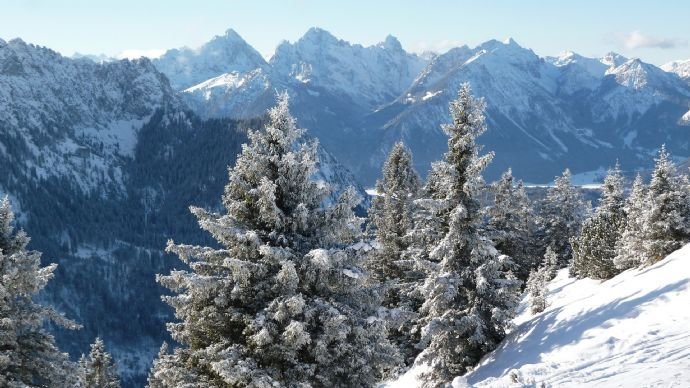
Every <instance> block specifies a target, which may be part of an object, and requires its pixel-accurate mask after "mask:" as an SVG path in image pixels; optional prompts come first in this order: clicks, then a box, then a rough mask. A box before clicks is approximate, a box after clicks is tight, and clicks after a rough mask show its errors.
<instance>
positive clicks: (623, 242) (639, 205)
mask: <svg viewBox="0 0 690 388" xmlns="http://www.w3.org/2000/svg"><path fill="white" fill-rule="evenodd" d="M647 199H648V193H647V187H646V186H645V184H644V182H643V181H642V176H641V175H640V174H637V177H635V181H634V182H633V185H632V189H631V191H630V196H629V197H628V199H627V200H626V201H625V208H624V210H625V214H626V221H625V227H624V228H623V231H622V232H621V238H620V240H619V241H618V244H616V256H615V257H614V259H613V263H614V265H615V266H616V268H617V269H618V270H619V271H624V270H626V269H629V268H634V267H637V266H639V265H640V264H641V263H642V257H643V255H644V248H645V240H644V239H645V236H644V223H645V218H646V211H647V206H648V204H647V202H648V201H647Z"/></svg>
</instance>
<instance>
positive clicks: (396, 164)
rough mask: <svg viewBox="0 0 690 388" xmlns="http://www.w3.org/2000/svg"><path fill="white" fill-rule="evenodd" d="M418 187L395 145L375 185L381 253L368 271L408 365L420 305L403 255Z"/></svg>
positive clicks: (373, 212)
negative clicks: (413, 329)
mask: <svg viewBox="0 0 690 388" xmlns="http://www.w3.org/2000/svg"><path fill="white" fill-rule="evenodd" d="M419 186H420V181H419V176H418V175H417V172H416V171H415V170H414V168H413V167H412V155H411V153H410V151H409V150H408V149H407V148H406V147H405V146H404V145H403V144H402V143H396V144H395V145H394V146H393V149H392V150H391V152H390V154H389V156H388V159H387V160H386V163H385V164H384V166H383V177H382V179H380V180H379V181H377V182H376V191H377V193H378V194H377V196H376V197H375V198H374V200H373V201H372V207H371V208H370V209H369V219H370V222H371V225H370V226H372V227H373V229H374V232H375V234H376V241H377V242H378V249H374V250H372V251H370V252H369V257H368V261H367V269H368V270H369V272H370V273H371V277H372V279H373V281H374V282H376V283H379V284H380V287H381V288H382V291H383V300H382V306H383V307H385V308H387V309H388V313H387V314H386V317H387V322H388V325H389V327H390V329H389V333H390V334H389V335H390V339H391V341H392V342H393V343H395V345H396V346H397V348H398V349H399V350H400V352H401V353H402V355H403V357H404V359H405V361H406V364H411V362H412V361H414V358H415V357H416V355H417V353H418V352H417V351H416V349H415V348H414V344H415V343H416V341H415V340H414V339H415V338H416V337H414V335H413V334H412V333H411V332H410V331H411V330H412V327H413V324H412V322H413V318H414V316H415V313H416V310H417V309H418V302H417V301H416V299H415V298H414V297H412V296H411V295H410V293H411V291H412V289H413V288H414V285H415V280H416V277H415V276H414V275H412V276H411V274H410V272H411V268H410V267H409V266H405V265H404V258H403V253H404V252H405V251H406V250H407V248H408V247H409V242H410V235H409V231H410V230H411V228H412V209H413V202H414V200H415V199H416V196H417V192H418V191H419V188H420V187H419Z"/></svg>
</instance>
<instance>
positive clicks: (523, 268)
mask: <svg viewBox="0 0 690 388" xmlns="http://www.w3.org/2000/svg"><path fill="white" fill-rule="evenodd" d="M492 191H493V193H494V204H493V206H491V207H489V208H488V210H487V215H488V220H487V225H486V230H487V233H488V237H489V238H490V239H491V240H492V241H493V242H494V244H495V245H496V249H498V251H499V252H501V253H503V254H505V255H508V256H510V257H511V258H512V259H513V261H514V262H515V264H516V266H517V269H516V271H515V272H516V275H517V277H518V278H519V279H520V280H523V281H526V280H527V277H528V276H529V273H530V271H531V270H532V269H534V268H536V267H537V266H538V264H539V263H538V262H534V260H533V259H532V255H531V254H530V249H529V244H530V235H531V228H532V227H531V222H532V220H533V219H534V215H533V212H532V207H531V204H530V201H529V198H527V193H526V192H525V188H524V186H523V184H522V181H518V182H517V183H516V182H515V181H514V179H513V174H512V171H511V170H508V171H506V172H505V173H504V174H503V175H502V176H501V179H500V180H499V181H498V182H496V183H494V184H493V185H492Z"/></svg>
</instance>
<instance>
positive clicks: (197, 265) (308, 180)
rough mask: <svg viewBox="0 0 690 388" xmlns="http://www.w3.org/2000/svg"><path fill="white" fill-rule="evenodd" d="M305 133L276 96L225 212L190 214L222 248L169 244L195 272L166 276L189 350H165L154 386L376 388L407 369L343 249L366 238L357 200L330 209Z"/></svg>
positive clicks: (241, 164) (229, 190)
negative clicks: (394, 370) (391, 371)
mask: <svg viewBox="0 0 690 388" xmlns="http://www.w3.org/2000/svg"><path fill="white" fill-rule="evenodd" d="M302 132H303V131H302V130H300V129H297V127H296V123H295V119H294V118H293V117H292V116H291V115H290V113H289V110H288V100H287V95H286V94H283V95H281V96H279V100H278V105H277V106H276V107H274V108H272V109H271V110H270V111H269V120H268V123H267V125H266V126H265V128H264V129H263V130H260V131H252V132H250V133H249V144H246V145H244V147H243V150H242V153H241V154H240V155H239V157H238V159H237V162H236V165H235V166H234V167H233V168H231V169H230V181H229V183H228V184H227V186H226V187H225V193H224V195H223V206H224V208H225V214H222V215H221V214H214V213H209V212H207V211H204V210H201V209H198V208H193V209H192V212H193V213H194V214H195V215H196V216H197V218H198V219H199V224H200V226H201V227H202V228H203V229H205V230H207V231H209V232H210V233H211V234H212V235H213V237H214V238H215V239H216V240H217V242H218V245H219V246H220V248H213V247H201V246H189V245H178V244H174V243H172V242H170V243H169V244H168V251H170V252H174V253H176V254H177V255H179V257H180V258H181V259H182V260H183V261H184V262H186V263H188V264H189V266H190V270H178V271H172V273H171V274H170V275H167V276H159V281H160V282H161V283H162V284H163V285H164V286H166V287H168V288H170V289H171V290H173V291H174V292H175V293H176V295H173V296H169V297H164V299H165V300H166V301H167V302H168V303H169V304H170V305H171V306H172V307H173V308H174V309H175V313H176V316H177V318H178V319H179V320H180V321H179V322H176V323H171V324H169V330H170V332H171V334H172V336H173V338H174V339H175V340H176V341H177V342H179V343H180V344H181V345H182V346H181V347H179V348H177V349H175V351H174V353H172V354H167V353H166V352H163V351H162V352H161V358H159V360H157V361H156V364H155V366H154V368H153V370H152V374H151V376H150V378H149V381H150V382H151V386H156V387H180V386H183V387H184V386H190V387H191V386H193V387H240V386H250V387H307V386H371V385H373V384H374V383H375V382H377V381H379V380H380V379H381V378H382V376H383V373H384V372H385V371H386V370H387V369H388V368H391V367H392V366H393V365H394V364H396V363H397V362H398V361H399V357H398V355H397V352H396V350H395V348H394V347H393V346H392V345H391V344H390V343H389V342H388V340H387V339H386V331H385V327H384V324H383V323H382V322H381V321H379V320H377V319H374V318H371V317H372V316H373V315H374V314H375V310H376V307H377V306H376V304H375V303H374V302H375V301H376V298H374V297H373V296H372V294H371V293H370V292H369V291H368V290H367V289H365V288H364V287H363V284H364V282H365V280H366V279H365V278H366V276H365V274H364V273H363V272H362V271H361V269H360V267H359V266H358V263H357V262H356V259H355V258H356V256H355V255H353V254H350V252H349V251H348V250H346V249H343V248H344V247H345V246H346V245H347V244H349V242H350V241H351V240H353V238H354V237H355V236H357V235H359V234H360V233H361V231H360V224H361V220H359V219H358V218H356V217H355V216H354V214H353V210H352V209H353V207H354V206H355V205H356V203H357V201H358V199H357V195H356V194H355V192H354V190H348V191H346V192H345V193H344V194H342V195H341V197H340V198H339V200H338V201H337V202H336V203H335V204H334V205H332V206H330V207H326V208H325V207H323V206H322V204H323V203H324V199H325V198H326V196H327V195H328V191H327V190H326V189H325V188H324V186H325V185H324V184H323V183H322V182H315V181H313V180H312V175H313V173H314V168H315V162H316V160H315V159H316V148H315V144H304V143H300V141H299V140H300V136H301V134H302Z"/></svg>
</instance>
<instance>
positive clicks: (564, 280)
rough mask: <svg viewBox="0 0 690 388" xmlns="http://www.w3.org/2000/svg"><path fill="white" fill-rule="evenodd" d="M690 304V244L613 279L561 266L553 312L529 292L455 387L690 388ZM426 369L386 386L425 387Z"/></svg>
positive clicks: (553, 291) (550, 301) (552, 289)
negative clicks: (508, 327)
mask: <svg viewBox="0 0 690 388" xmlns="http://www.w3.org/2000/svg"><path fill="white" fill-rule="evenodd" d="M688 302H690V244H688V245H686V246H685V247H684V248H682V249H680V250H678V251H676V252H674V253H672V254H671V255H669V256H668V257H667V258H665V259H664V260H662V261H660V262H658V263H657V264H655V265H653V266H651V267H649V268H643V269H635V270H629V271H626V272H624V273H622V274H620V275H618V276H616V277H615V278H613V279H610V280H607V281H605V282H601V281H597V280H591V279H582V280H577V279H575V278H572V277H568V272H567V270H561V271H560V272H559V274H558V276H557V277H556V279H554V280H553V281H552V282H551V283H550V284H549V293H548V307H547V308H546V310H545V311H544V312H542V313H540V314H536V315H533V314H531V313H530V312H529V299H528V298H525V299H524V300H523V301H522V303H521V304H520V307H519V308H520V311H519V314H518V316H517V317H516V318H515V321H514V322H515V324H516V327H515V329H514V330H513V332H512V333H511V334H509V335H508V337H507V338H506V339H505V340H504V341H503V343H502V344H501V346H500V347H499V348H498V349H497V350H496V351H494V352H493V353H491V354H489V355H488V356H487V357H485V358H484V360H483V361H482V362H481V364H480V365H479V367H477V369H475V370H474V371H473V372H471V373H469V374H468V375H466V376H464V377H458V378H456V379H455V381H454V382H453V387H454V388H461V387H463V388H464V387H492V388H499V387H656V386H663V387H687V386H688V385H689V384H690V332H689V331H688V322H690V309H688ZM423 368H424V366H423V365H422V366H417V367H415V368H413V369H412V370H410V371H408V372H407V373H406V374H405V375H403V376H402V377H401V378H399V379H398V380H396V381H395V382H392V383H389V384H387V385H385V387H386V388H411V387H415V386H418V385H420V384H419V381H418V378H417V376H418V374H419V373H420V372H421V371H422V370H423Z"/></svg>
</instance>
